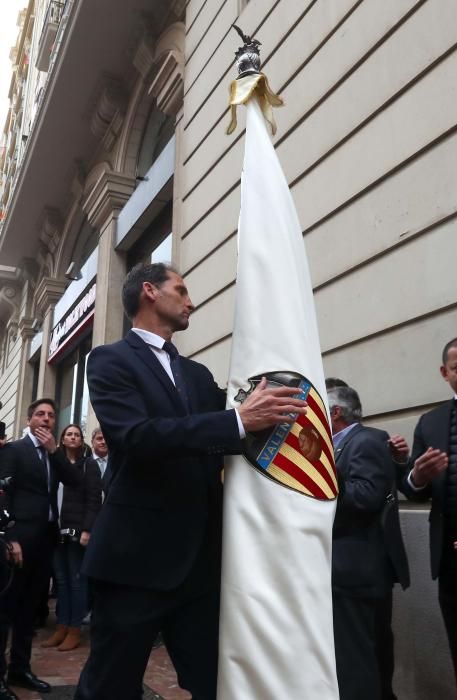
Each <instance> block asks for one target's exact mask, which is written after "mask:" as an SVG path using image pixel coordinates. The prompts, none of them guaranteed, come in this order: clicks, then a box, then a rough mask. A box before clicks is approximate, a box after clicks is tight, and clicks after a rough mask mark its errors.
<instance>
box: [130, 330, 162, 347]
mask: <svg viewBox="0 0 457 700" xmlns="http://www.w3.org/2000/svg"><path fill="white" fill-rule="evenodd" d="M132 331H133V332H134V333H136V334H137V335H138V336H139V337H140V338H141V340H144V342H145V343H147V344H148V345H152V346H153V347H154V348H156V349H157V350H162V349H163V344H164V342H165V338H162V337H161V336H160V335H157V334H156V333H152V332H151V331H145V330H143V328H132Z"/></svg>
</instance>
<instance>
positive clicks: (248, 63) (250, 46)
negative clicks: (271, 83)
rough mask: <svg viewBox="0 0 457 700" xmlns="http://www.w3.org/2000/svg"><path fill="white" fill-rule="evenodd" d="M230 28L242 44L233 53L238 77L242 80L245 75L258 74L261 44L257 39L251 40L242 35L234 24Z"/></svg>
mask: <svg viewBox="0 0 457 700" xmlns="http://www.w3.org/2000/svg"><path fill="white" fill-rule="evenodd" d="M232 27H233V28H234V29H235V30H236V31H237V32H238V34H239V35H240V37H241V39H242V40H243V42H244V45H243V46H240V47H239V48H238V49H237V51H235V56H236V65H237V68H238V77H239V78H243V77H244V76H245V75H253V74H255V73H260V51H259V46H262V44H261V43H260V41H259V40H258V39H252V38H251V37H250V36H247V35H246V34H244V32H243V31H242V30H241V29H240V28H239V27H237V26H236V24H232Z"/></svg>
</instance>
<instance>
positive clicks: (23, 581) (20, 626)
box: [0, 399, 81, 700]
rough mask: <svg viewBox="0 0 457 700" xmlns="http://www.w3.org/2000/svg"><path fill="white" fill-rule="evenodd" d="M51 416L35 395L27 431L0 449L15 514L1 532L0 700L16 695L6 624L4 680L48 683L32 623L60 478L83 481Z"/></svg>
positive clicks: (46, 568) (0, 470)
mask: <svg viewBox="0 0 457 700" xmlns="http://www.w3.org/2000/svg"><path fill="white" fill-rule="evenodd" d="M55 419H56V410H55V404H54V402H53V400H52V399H38V400H37V401H34V402H33V403H32V404H31V405H30V406H29V409H28V434H27V435H26V436H25V437H24V438H22V439H21V440H16V441H15V442H12V443H9V444H7V445H6V446H5V447H4V448H3V449H2V459H1V461H0V477H12V483H11V487H10V488H9V489H8V491H7V494H6V499H7V503H8V508H9V510H10V512H11V514H12V515H13V516H14V519H15V525H14V526H13V527H12V528H9V529H8V530H7V532H6V535H5V537H6V539H7V540H8V542H9V545H10V549H11V553H12V554H11V556H12V558H13V560H14V562H15V564H16V568H15V572H14V577H13V581H12V584H11V586H10V588H9V589H8V591H7V593H6V595H4V596H3V597H2V598H1V599H0V700H11V699H12V698H15V697H16V695H15V694H14V693H13V692H12V691H11V690H10V689H9V688H8V686H7V685H6V683H5V676H6V671H7V666H6V658H5V651H6V644H7V639H8V632H9V630H10V629H11V633H12V634H11V657H10V664H9V667H8V680H7V682H8V685H16V686H20V687H23V688H29V689H31V690H36V691H37V692H40V693H47V692H49V691H50V689H51V687H50V685H49V684H48V683H46V682H44V681H42V680H40V679H39V678H37V677H36V676H35V674H34V673H32V671H31V669H30V655H31V649H32V638H33V624H34V618H35V613H36V609H37V605H38V603H39V599H40V594H41V593H42V591H43V587H44V585H45V583H46V581H47V580H49V575H50V570H51V559H52V553H53V549H54V546H55V544H56V542H57V535H58V528H57V523H58V512H57V489H58V485H59V482H60V481H62V482H63V483H65V484H69V485H77V484H79V483H80V481H81V475H80V474H79V473H78V472H77V471H75V470H74V469H73V467H72V466H71V465H70V464H67V463H66V462H65V461H64V459H63V458H62V457H61V456H60V455H59V452H56V449H57V445H56V442H55V439H54V436H53V433H52V431H53V429H54V426H55Z"/></svg>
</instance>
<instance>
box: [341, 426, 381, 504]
mask: <svg viewBox="0 0 457 700" xmlns="http://www.w3.org/2000/svg"><path fill="white" fill-rule="evenodd" d="M350 450H351V452H350V460H349V465H348V469H347V471H346V472H345V473H343V474H342V475H341V476H340V477H339V482H340V487H341V493H340V496H339V499H338V500H339V504H338V505H339V507H340V508H342V509H344V511H346V512H347V511H352V512H354V513H378V512H380V511H381V510H382V508H383V506H384V503H385V500H386V496H387V495H388V494H389V492H390V490H391V485H392V477H393V469H392V460H391V457H390V455H389V451H388V448H387V446H386V445H384V444H382V443H381V442H380V441H379V440H378V439H376V438H373V437H372V436H371V435H364V439H363V440H357V441H355V440H353V441H351V445H350Z"/></svg>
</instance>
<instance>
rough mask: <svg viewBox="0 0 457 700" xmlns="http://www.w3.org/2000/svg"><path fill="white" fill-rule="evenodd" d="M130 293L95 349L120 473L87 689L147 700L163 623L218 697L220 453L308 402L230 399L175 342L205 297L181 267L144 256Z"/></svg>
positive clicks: (97, 579)
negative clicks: (114, 331) (120, 321)
mask: <svg viewBox="0 0 457 700" xmlns="http://www.w3.org/2000/svg"><path fill="white" fill-rule="evenodd" d="M123 303H124V308H125V311H126V313H127V315H128V316H129V317H130V318H131V319H132V321H133V329H132V331H130V332H129V333H128V334H127V336H126V337H125V339H124V340H122V341H120V342H118V343H114V344H113V345H109V346H105V347H99V348H95V349H94V350H93V351H92V353H91V355H90V357H89V361H88V371H87V374H88V383H89V390H90V396H91V401H92V404H93V406H94V409H95V413H96V414H97V417H98V420H99V422H100V426H101V428H102V430H103V434H104V436H105V439H106V442H107V444H108V448H109V455H110V468H111V469H112V476H111V482H110V488H109V491H108V495H107V497H106V499H105V503H104V505H103V508H102V510H101V512H100V515H99V517H98V519H97V522H96V523H95V527H94V530H93V533H92V537H91V540H90V543H89V546H88V550H87V553H86V564H85V573H87V574H88V575H89V576H90V577H91V578H92V579H93V584H94V585H93V590H94V604H93V614H92V629H91V653H90V656H89V659H88V661H87V664H86V666H85V668H84V669H83V672H82V674H81V678H80V681H79V686H78V690H77V693H76V696H75V697H76V698H77V700H112V698H122V700H139V699H140V698H141V696H142V678H143V674H144V670H145V668H146V664H147V662H148V658H149V654H150V651H151V648H152V645H153V642H154V640H155V638H156V636H157V633H158V632H159V630H161V631H162V635H163V639H164V642H165V644H166V647H167V649H168V652H169V654H170V656H171V659H172V661H173V663H174V666H175V668H176V670H177V674H178V681H179V684H180V685H181V687H183V688H186V689H187V690H189V691H190V692H191V694H192V697H193V698H194V700H215V697H216V679H217V639H218V618H219V583H220V581H219V579H220V534H221V497H222V493H221V492H222V486H221V467H222V456H223V454H224V453H229V452H239V451H240V450H241V439H242V437H244V434H245V432H244V431H256V430H261V429H263V428H266V427H269V426H272V425H275V424H276V423H279V422H282V421H284V420H287V421H288V422H292V420H293V419H292V418H290V417H289V418H285V416H284V414H287V413H289V412H290V413H294V412H295V413H305V412H306V409H305V404H304V402H303V401H299V400H297V399H293V398H292V396H293V394H294V391H296V390H294V389H292V388H291V389H286V387H283V388H280V389H269V388H267V387H266V380H263V381H262V382H261V383H260V385H259V388H258V390H256V391H254V392H253V393H252V394H251V395H250V396H249V397H248V398H247V399H246V401H245V402H244V403H243V404H242V406H241V407H240V408H239V409H238V410H237V411H235V410H224V406H225V395H224V392H223V391H221V390H220V389H219V388H218V387H217V385H216V383H215V382H214V379H213V377H212V375H211V374H210V372H209V371H208V369H206V367H204V366H203V365H201V364H199V363H197V362H194V361H192V360H188V359H186V358H184V357H181V356H179V355H178V353H177V351H176V348H175V347H174V346H173V345H172V344H171V337H172V334H173V333H174V332H175V331H178V330H184V329H186V328H187V327H188V324H189V316H190V314H191V312H192V311H193V308H194V307H193V304H192V302H191V300H190V298H189V294H188V291H187V289H186V286H185V284H184V281H183V280H182V278H181V277H180V276H179V274H178V273H177V272H176V271H174V270H173V269H171V268H170V267H168V266H165V265H163V264H160V263H159V264H155V265H138V266H136V267H135V268H133V270H131V272H130V273H129V275H128V276H127V278H126V280H125V282H124V287H123Z"/></svg>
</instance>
